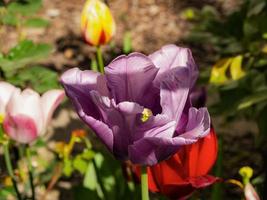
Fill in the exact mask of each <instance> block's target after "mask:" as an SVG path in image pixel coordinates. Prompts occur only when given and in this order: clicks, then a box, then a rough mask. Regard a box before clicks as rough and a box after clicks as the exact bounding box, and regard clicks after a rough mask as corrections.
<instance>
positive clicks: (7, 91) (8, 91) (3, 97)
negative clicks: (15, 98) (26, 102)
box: [0, 82, 16, 114]
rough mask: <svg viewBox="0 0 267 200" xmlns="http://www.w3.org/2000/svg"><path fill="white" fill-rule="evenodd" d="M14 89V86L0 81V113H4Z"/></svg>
mask: <svg viewBox="0 0 267 200" xmlns="http://www.w3.org/2000/svg"><path fill="white" fill-rule="evenodd" d="M15 89H16V87H15V86H13V85H11V84H9V83H7V82H0V114H1V113H3V114H4V113H5V110H6V105H7V103H8V101H9V99H10V97H11V95H12V93H13V92H14V90H15Z"/></svg>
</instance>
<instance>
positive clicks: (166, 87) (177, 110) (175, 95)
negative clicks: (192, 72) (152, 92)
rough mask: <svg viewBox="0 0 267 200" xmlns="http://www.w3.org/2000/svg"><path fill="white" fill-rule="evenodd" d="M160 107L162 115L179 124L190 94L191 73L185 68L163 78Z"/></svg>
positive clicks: (169, 73)
mask: <svg viewBox="0 0 267 200" xmlns="http://www.w3.org/2000/svg"><path fill="white" fill-rule="evenodd" d="M161 78H162V80H161V87H160V100H161V101H160V105H161V107H162V113H163V114H165V115H167V116H169V118H170V119H171V120H173V121H176V122H177V123H178V122H179V121H180V118H181V115H182V113H183V110H184V108H185V105H186V100H187V98H188V94H189V83H190V82H189V73H188V69H187V68H185V67H180V68H176V69H173V70H170V71H168V72H167V73H165V74H164V76H162V77H161Z"/></svg>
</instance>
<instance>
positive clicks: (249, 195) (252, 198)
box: [244, 183, 260, 200]
mask: <svg viewBox="0 0 267 200" xmlns="http://www.w3.org/2000/svg"><path fill="white" fill-rule="evenodd" d="M244 193H245V198H246V200H260V197H259V195H258V194H257V192H256V190H255V189H254V187H253V185H251V183H247V184H246V186H245V189H244Z"/></svg>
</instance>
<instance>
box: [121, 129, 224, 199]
mask: <svg viewBox="0 0 267 200" xmlns="http://www.w3.org/2000/svg"><path fill="white" fill-rule="evenodd" d="M217 152H218V145H217V137H216V134H215V132H214V129H211V131H210V133H209V134H208V135H207V136H205V137H204V138H202V139H199V140H198V141H197V142H196V143H194V144H191V145H186V146H184V147H182V148H180V149H179V150H178V151H177V153H176V154H174V155H173V156H171V157H170V158H169V159H167V160H164V161H162V162H160V163H158V164H156V165H153V166H150V167H148V168H147V172H148V186H149V190H150V191H151V192H155V193H160V194H163V195H165V196H167V197H169V198H170V199H186V198H187V197H189V196H191V194H192V192H194V191H195V190H197V189H202V188H205V187H207V186H210V185H212V184H213V183H215V182H217V181H219V178H217V177H213V176H210V175H207V174H208V172H209V171H210V170H211V168H212V166H213V165H214V163H215V161H216V158H217ZM123 169H124V170H126V169H128V171H131V172H132V173H133V174H132V175H134V176H132V177H133V178H134V181H135V182H139V181H140V174H141V169H140V166H138V165H129V164H128V163H125V164H124V168H123ZM125 174H126V176H129V175H128V174H127V173H125ZM128 179H129V178H128Z"/></svg>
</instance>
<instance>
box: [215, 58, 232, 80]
mask: <svg viewBox="0 0 267 200" xmlns="http://www.w3.org/2000/svg"><path fill="white" fill-rule="evenodd" d="M231 61H232V58H224V59H221V60H219V61H217V62H216V63H215V65H214V66H213V67H212V70H211V75H210V82H211V83H214V84H222V83H225V82H226V81H228V78H227V77H226V71H227V69H228V67H229V66H230V64H231Z"/></svg>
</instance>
